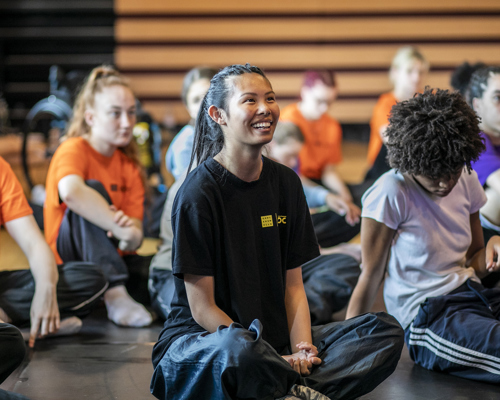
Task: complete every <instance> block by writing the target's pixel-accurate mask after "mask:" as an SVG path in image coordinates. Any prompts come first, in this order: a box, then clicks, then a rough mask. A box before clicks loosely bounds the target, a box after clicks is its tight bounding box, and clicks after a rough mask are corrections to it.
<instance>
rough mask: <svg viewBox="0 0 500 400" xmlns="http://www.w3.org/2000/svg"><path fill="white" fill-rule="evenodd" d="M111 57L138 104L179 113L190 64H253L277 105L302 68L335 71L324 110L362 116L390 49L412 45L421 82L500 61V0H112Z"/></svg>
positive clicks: (354, 118) (379, 88) (383, 75)
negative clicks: (335, 89)
mask: <svg viewBox="0 0 500 400" xmlns="http://www.w3.org/2000/svg"><path fill="white" fill-rule="evenodd" d="M115 10H116V13H117V15H118V17H117V20H116V25H115V39H116V42H117V47H116V51H115V62H116V64H117V66H118V67H119V68H120V69H121V70H122V71H123V72H124V73H125V74H127V75H128V76H129V77H130V78H131V81H132V85H133V87H134V90H135V92H136V94H137V95H138V97H139V98H140V99H141V100H142V101H143V104H144V106H145V108H146V109H148V110H149V111H151V113H152V114H153V115H154V116H155V117H156V118H158V119H159V120H162V119H163V118H165V117H168V118H172V117H174V118H175V119H176V121H177V122H178V123H179V124H181V123H184V122H186V121H187V120H188V115H187V113H186V111H185V110H184V108H183V106H182V104H181V102H180V99H179V93H180V88H181V84H182V78H183V76H184V73H185V72H186V71H187V70H189V69H190V68H192V67H193V66H196V65H212V66H215V67H223V66H225V65H228V64H233V63H246V62H250V63H252V64H255V65H258V66H260V67H261V68H263V69H264V70H265V71H266V72H267V73H268V76H269V78H270V80H271V82H272V83H273V86H274V90H275V91H276V93H277V95H278V99H279V101H280V105H281V106H284V105H286V104H289V103H291V102H293V101H295V100H296V99H297V96H298V93H299V89H300V83H301V74H302V72H303V71H304V70H305V69H308V68H333V69H335V70H337V71H338V75H337V78H338V83H339V91H340V95H339V99H338V100H337V102H336V103H335V104H334V106H333V107H332V109H331V114H332V115H334V116H335V117H336V118H338V119H339V120H340V121H341V122H342V123H367V122H368V121H369V118H370V115H371V111H372V108H373V105H374V104H375V102H376V99H377V97H378V96H379V95H380V93H383V92H385V91H388V90H390V88H391V85H390V82H389V79H388V75H387V71H388V68H389V65H390V62H391V59H392V57H393V56H394V53H395V52H396V50H397V49H398V48H399V47H401V46H403V45H406V44H413V45H417V46H418V47H419V48H420V49H421V51H422V53H423V54H424V55H425V56H426V57H427V58H428V60H429V62H430V64H431V71H430V73H429V74H428V76H427V78H426V81H425V83H426V84H428V85H430V86H432V87H440V88H449V77H450V73H451V71H452V70H453V68H454V67H455V66H457V65H458V64H460V63H462V62H463V61H465V60H468V61H471V62H476V61H483V62H486V63H490V64H500V51H499V50H500V48H499V45H500V1H496V0H476V1H473V0H461V1H457V0H455V1H453V2H451V1H448V0H421V1H418V2H402V1H400V0H385V1H380V2H373V1H371V0H351V1H349V2H337V1H329V0H323V1H319V0H316V1H309V2H304V1H296V0H294V1H289V0H273V1H269V0H254V1H252V2H235V1H230V0H217V1H211V2H205V1H202V0H186V1H183V2H172V1H163V0H142V1H140V2H137V1H135V0H115Z"/></svg>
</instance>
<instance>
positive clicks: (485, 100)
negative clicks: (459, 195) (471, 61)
mask: <svg viewBox="0 0 500 400" xmlns="http://www.w3.org/2000/svg"><path fill="white" fill-rule="evenodd" d="M468 92H469V93H468V94H469V98H468V101H469V105H470V106H471V107H472V108H473V109H474V111H475V112H476V114H477V116H478V117H479V119H480V122H479V129H481V133H480V135H481V137H482V138H483V139H484V143H485V145H486V151H485V152H484V153H482V154H481V155H480V156H479V159H478V160H477V161H476V162H475V163H473V164H472V168H474V170H475V171H476V172H477V176H478V178H479V182H481V185H483V187H484V188H485V192H486V198H487V199H488V200H487V202H486V204H485V205H484V207H482V208H481V212H480V218H481V224H482V226H483V234H484V238H485V240H488V239H489V238H490V237H492V236H493V235H499V234H500V107H499V106H500V67H486V68H482V69H479V70H477V71H476V72H474V74H473V75H472V78H471V81H470V84H469V89H468Z"/></svg>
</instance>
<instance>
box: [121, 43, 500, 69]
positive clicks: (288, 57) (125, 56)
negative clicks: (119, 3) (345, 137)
mask: <svg viewBox="0 0 500 400" xmlns="http://www.w3.org/2000/svg"><path fill="white" fill-rule="evenodd" d="M399 47H401V46H400V45H396V44H374V45H360V46H349V45H291V46H286V45H270V46H258V45H253V46H238V45H234V46H229V45H218V46H216V45H210V46H208V45H205V46H203V45H199V46H126V45H122V46H118V47H117V48H116V52H115V62H116V64H117V66H118V67H119V68H122V69H125V70H145V71H147V70H155V69H164V70H168V69H189V68H191V67H192V66H194V65H214V66H218V67H220V66H225V65H229V64H235V63H246V62H249V63H252V64H255V65H258V66H260V67H262V68H268V69H289V68H290V69H297V68H299V69H307V68H314V67H319V68H343V69H346V68H349V69H353V70H359V69H363V68H365V69H366V68H380V69H384V68H388V67H389V65H390V62H391V60H392V57H393V56H394V53H395V52H396V51H397V49H398V48H399ZM419 48H420V50H421V51H422V53H423V54H425V56H426V57H427V59H428V60H429V62H430V63H431V65H432V66H433V67H439V66H447V67H450V66H454V65H458V64H460V63H462V62H463V61H464V60H465V59H468V60H472V61H475V60H482V61H483V62H486V63H500V51H499V44H498V43H482V44H475V43H465V44H453V45H452V44H424V45H421V46H419Z"/></svg>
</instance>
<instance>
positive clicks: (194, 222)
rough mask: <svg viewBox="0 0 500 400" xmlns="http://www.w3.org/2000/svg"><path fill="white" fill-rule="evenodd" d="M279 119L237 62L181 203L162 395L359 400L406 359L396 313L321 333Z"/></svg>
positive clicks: (314, 250)
mask: <svg viewBox="0 0 500 400" xmlns="http://www.w3.org/2000/svg"><path fill="white" fill-rule="evenodd" d="M279 113H280V110H279V107H278V104H277V102H276V98H275V95H274V92H273V90H272V87H271V84H270V82H269V81H268V80H267V78H266V77H265V75H264V73H263V72H262V71H261V70H260V69H259V68H257V67H254V66H250V65H249V64H247V65H232V66H229V67H226V68H224V69H223V70H221V71H220V72H219V73H218V74H217V75H215V76H214V78H213V79H212V81H211V84H210V88H209V90H208V92H207V95H206V96H205V98H204V100H203V102H202V105H201V108H200V112H199V114H198V117H197V121H196V128H195V143H194V151H193V156H192V158H191V163H192V162H193V161H194V159H196V160H198V166H197V167H196V168H195V169H194V170H193V171H191V172H190V173H189V174H188V175H187V178H186V180H185V181H184V183H183V184H182V186H181V188H180V190H179V192H178V193H177V196H176V198H175V200H174V204H173V211H172V229H173V232H174V238H173V250H172V265H173V273H174V275H175V295H174V298H173V300H172V311H171V312H170V314H169V315H168V318H167V321H166V322H165V327H164V329H163V331H162V332H161V333H160V337H159V340H158V343H156V345H155V347H154V349H153V365H154V369H155V371H154V374H153V378H152V381H151V392H152V393H153V395H155V396H156V397H157V398H160V399H170V398H172V397H175V398H182V399H185V400H189V399H193V400H194V399H199V398H200V396H202V397H203V398H206V399H222V398H232V399H273V398H279V397H281V396H286V395H287V393H290V392H291V391H292V393H294V394H295V393H296V390H300V391H301V392H305V391H307V392H309V394H312V395H314V396H315V397H314V398H315V399H318V400H319V399H325V396H328V398H346V399H347V398H349V399H352V398H356V397H359V396H361V395H363V394H364V393H367V392H368V391H370V390H372V389H373V388H374V387H375V386H377V385H378V384H379V383H380V382H382V381H383V380H384V379H385V378H386V377H387V376H389V375H390V374H391V373H392V371H394V369H395V367H396V364H397V361H398V360H399V357H400V354H401V349H402V345H403V343H402V330H401V327H400V326H399V325H398V324H397V322H396V321H395V320H394V318H392V317H391V316H389V315H387V314H385V313H378V314H365V315H363V316H360V317H357V318H354V319H352V320H350V321H342V322H337V323H330V324H327V325H324V326H321V327H313V328H312V329H311V324H310V318H309V308H308V304H307V299H306V295H305V292H304V287H303V282H302V269H301V265H302V264H303V263H305V262H307V261H310V260H311V259H313V258H315V257H317V256H318V255H319V251H318V245H317V242H316V240H315V238H314V231H313V229H312V223H311V220H310V218H309V211H308V208H307V204H306V202H305V197H304V193H303V190H302V185H301V183H300V179H299V177H298V176H297V174H295V173H294V172H293V171H291V170H290V169H289V168H286V167H285V166H283V165H281V164H279V163H276V162H274V161H272V160H270V159H268V158H266V157H263V156H262V147H263V146H264V145H265V144H267V143H269V142H270V141H271V139H272V136H273V133H274V129H275V126H276V123H277V122H278V119H279ZM188 169H190V168H188ZM317 346H319V347H317ZM318 392H319V393H318ZM325 400H326V399H325Z"/></svg>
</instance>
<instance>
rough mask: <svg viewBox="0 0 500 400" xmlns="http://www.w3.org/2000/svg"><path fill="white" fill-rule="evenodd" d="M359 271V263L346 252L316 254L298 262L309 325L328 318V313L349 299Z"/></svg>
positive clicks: (326, 320) (329, 317) (330, 316)
mask: <svg viewBox="0 0 500 400" xmlns="http://www.w3.org/2000/svg"><path fill="white" fill-rule="evenodd" d="M360 272H361V269H360V268H359V263H358V262H357V261H356V260H355V259H354V258H353V257H351V256H348V255H346V254H329V255H326V256H319V257H317V258H315V259H314V260H312V261H309V262H307V263H305V264H304V265H303V266H302V278H303V280H304V289H305V291H306V296H307V302H308V303H309V311H310V312H311V323H312V324H313V325H321V324H326V323H328V322H331V320H332V314H333V313H334V312H337V311H340V310H342V309H343V308H344V307H345V306H346V305H347V303H349V299H350V298H351V294H352V292H353V290H354V287H355V286H356V283H357V282H358V278H359V274H360Z"/></svg>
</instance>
